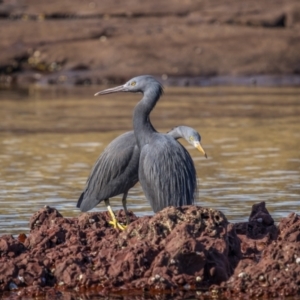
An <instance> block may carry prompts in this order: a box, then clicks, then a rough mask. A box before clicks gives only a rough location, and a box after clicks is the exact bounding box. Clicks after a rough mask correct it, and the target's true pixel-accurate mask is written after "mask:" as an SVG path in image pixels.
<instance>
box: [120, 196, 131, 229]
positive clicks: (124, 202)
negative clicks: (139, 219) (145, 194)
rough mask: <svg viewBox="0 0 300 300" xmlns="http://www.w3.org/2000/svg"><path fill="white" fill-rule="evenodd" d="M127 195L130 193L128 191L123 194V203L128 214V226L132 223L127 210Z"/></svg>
mask: <svg viewBox="0 0 300 300" xmlns="http://www.w3.org/2000/svg"><path fill="white" fill-rule="evenodd" d="M127 195H128V191H127V192H125V193H124V194H123V198H122V204H123V207H124V210H125V214H126V223H127V224H126V225H127V226H128V225H129V223H130V220H129V212H128V210H127V201H126V199H127Z"/></svg>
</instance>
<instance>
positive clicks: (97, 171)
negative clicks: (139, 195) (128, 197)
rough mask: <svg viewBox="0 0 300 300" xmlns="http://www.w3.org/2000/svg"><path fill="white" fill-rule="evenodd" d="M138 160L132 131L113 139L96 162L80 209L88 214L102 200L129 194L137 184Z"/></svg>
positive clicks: (81, 197)
mask: <svg viewBox="0 0 300 300" xmlns="http://www.w3.org/2000/svg"><path fill="white" fill-rule="evenodd" d="M139 158H140V150H139V148H138V146H137V145H136V142H135V136H134V133H133V131H130V132H126V133H124V134H122V135H120V136H118V137H117V138H116V139H114V140H113V141H112V142H111V143H110V144H109V145H108V146H107V147H106V148H105V149H104V151H103V153H102V154H101V155H100V157H99V158H98V160H97V161H96V163H95V165H94V167H93V169H92V171H91V173H90V176H89V178H88V180H87V183H86V187H85V190H84V191H83V193H82V194H81V196H80V198H79V200H78V203H77V207H79V208H80V210H81V211H88V210H90V209H92V208H94V207H95V206H96V205H97V204H98V203H100V202H101V201H102V200H105V199H109V198H111V197H114V196H117V195H120V194H124V193H126V194H127V192H128V191H129V189H131V188H132V187H133V186H134V185H135V184H136V183H137V182H138V167H139Z"/></svg>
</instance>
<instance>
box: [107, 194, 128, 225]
mask: <svg viewBox="0 0 300 300" xmlns="http://www.w3.org/2000/svg"><path fill="white" fill-rule="evenodd" d="M104 201H105V205H106V207H107V210H108V213H109V214H110V217H111V221H109V222H108V223H109V224H111V225H112V226H113V227H114V228H115V229H117V228H119V229H120V230H124V229H125V228H126V226H124V225H122V224H120V223H119V222H118V221H117V219H116V216H115V214H114V212H113V210H112V209H111V207H110V204H109V199H105V200H104Z"/></svg>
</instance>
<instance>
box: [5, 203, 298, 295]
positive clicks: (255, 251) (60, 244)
mask: <svg viewBox="0 0 300 300" xmlns="http://www.w3.org/2000/svg"><path fill="white" fill-rule="evenodd" d="M117 218H118V219H119V221H120V222H125V220H126V218H125V214H124V211H123V210H121V211H119V212H118V213H117ZM130 218H131V223H130V224H129V225H128V227H127V229H126V230H125V231H123V232H119V231H117V230H115V229H113V228H111V227H110V225H109V224H108V220H109V215H108V214H107V213H106V212H102V213H83V214H81V215H80V216H79V217H78V218H64V217H63V216H62V215H61V214H60V213H59V212H58V211H57V210H55V209H54V208H49V207H45V208H43V209H41V210H40V211H39V212H37V213H35V214H34V215H33V217H32V218H31V220H30V228H31V231H30V234H28V236H27V238H26V239H25V240H24V244H23V243H22V242H20V241H19V239H15V238H13V237H12V236H7V235H4V236H2V237H0V291H8V290H10V289H14V288H23V289H21V290H20V291H22V292H20V293H21V294H22V295H31V296H35V295H43V294H45V291H47V290H49V289H53V288H54V290H52V293H53V295H56V293H57V289H68V288H71V289H73V288H77V289H78V288H93V289H97V290H99V291H101V293H103V294H104V295H105V294H107V293H110V292H116V293H124V291H128V290H130V291H132V290H135V291H142V290H148V291H149V292H150V293H151V292H153V293H157V292H164V293H165V292H167V291H169V292H174V291H175V290H176V293H179V291H180V290H188V291H192V290H195V289H199V288H202V289H203V288H205V289H208V291H207V293H208V294H210V295H211V296H216V295H218V294H219V293H221V291H223V292H224V294H225V295H227V296H228V295H230V296H228V297H229V298H230V297H233V296H240V297H242V298H243V297H244V296H245V295H249V296H256V297H260V296H264V297H266V296H278V295H281V294H283V295H295V294H297V293H299V292H300V288H299V286H300V279H299V278H300V241H299V237H300V217H299V216H298V215H296V214H291V215H289V216H288V217H287V218H284V219H282V220H281V222H280V224H279V225H278V226H276V225H275V224H274V220H273V219H272V217H271V216H270V214H269V212H268V211H267V209H266V207H265V203H264V202H262V203H259V204H255V205H253V207H252V212H251V214H250V217H249V221H248V222H244V223H237V224H230V223H228V221H227V220H226V217H225V216H224V215H223V214H222V213H221V212H219V211H216V210H213V209H209V208H202V207H197V206H186V207H181V208H175V207H168V208H166V209H164V210H163V211H161V212H159V213H157V214H156V215H154V216H153V217H142V218H137V217H136V216H134V215H133V214H132V213H131V214H130ZM21 294H20V295H21Z"/></svg>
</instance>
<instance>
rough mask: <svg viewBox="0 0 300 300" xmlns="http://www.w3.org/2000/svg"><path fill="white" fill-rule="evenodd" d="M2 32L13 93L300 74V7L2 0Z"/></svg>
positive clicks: (5, 73)
mask: <svg viewBox="0 0 300 300" xmlns="http://www.w3.org/2000/svg"><path fill="white" fill-rule="evenodd" d="M0 28H1V30H0V83H2V84H6V85H8V86H9V85H13V84H29V83H35V82H37V83H40V84H75V85H89V84H105V83H120V82H121V83H122V82H124V81H127V80H128V79H129V78H131V77H133V76H136V75H141V74H152V75H155V76H158V77H162V78H163V79H166V78H171V81H170V84H172V83H175V84H182V85H188V84H222V83H223V84H228V83H239V81H238V80H237V79H236V77H240V76H253V75H273V76H283V75H285V76H286V75H292V76H296V77H297V76H298V78H299V74H300V51H299V49H300V4H299V0H276V1H274V0H264V1H261V0H243V1H240V0H223V1H219V0H198V1H189V0H186V1H180V0H169V1H160V0H151V1H141V0H128V1H119V0H89V1H82V0H72V1H70V0H53V1H46V0H23V1H11V0H1V1H0ZM224 76H225V78H224ZM226 76H229V77H230V76H232V77H233V78H232V80H229V79H228V77H226ZM183 77H184V78H185V79H184V80H178V81H176V78H183ZM195 77H205V78H217V80H216V79H215V80H212V81H209V82H208V81H207V80H206V81H204V82H203V81H201V80H199V79H198V80H196V81H194V80H189V78H195ZM272 78H273V77H272ZM257 82H258V84H259V83H260V82H262V84H264V80H261V79H260V78H258V79H257V78H254V79H253V80H246V79H245V80H243V82H242V83H244V84H247V83H248V84H249V83H250V84H251V83H257ZM272 82H273V84H274V83H275V84H280V83H285V84H298V85H299V79H298V80H297V81H296V82H295V81H293V79H292V78H290V79H289V80H287V81H285V82H283V79H282V78H281V77H275V78H273V79H272ZM167 83H168V82H167ZM265 84H268V81H267V82H265Z"/></svg>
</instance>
